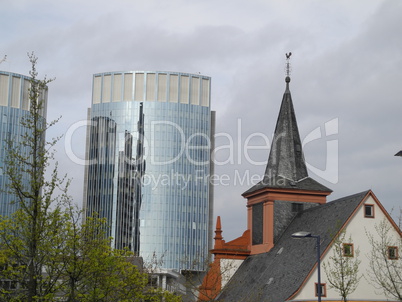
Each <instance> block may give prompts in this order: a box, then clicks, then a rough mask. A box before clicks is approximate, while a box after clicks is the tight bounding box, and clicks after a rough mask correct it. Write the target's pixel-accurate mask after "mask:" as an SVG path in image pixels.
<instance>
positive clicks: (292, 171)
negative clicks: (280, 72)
mask: <svg viewBox="0 0 402 302" xmlns="http://www.w3.org/2000/svg"><path fill="white" fill-rule="evenodd" d="M289 82H290V77H289V76H287V77H286V90H285V93H284V94H283V99H282V104H281V109H280V111H279V116H278V121H277V122H276V128H275V134H274V138H273V140H272V145H271V152H270V154H269V158H268V164H267V167H266V170H265V175H264V178H265V181H266V182H267V181H271V182H274V181H275V180H274V179H277V180H279V179H280V178H284V179H286V180H289V181H293V182H296V181H298V180H301V179H303V178H305V177H308V173H307V167H306V164H305V161H304V156H303V151H302V144H301V140H300V135H299V129H298V127H297V121H296V115H295V111H294V108H293V102H292V95H291V94H290V90H289Z"/></svg>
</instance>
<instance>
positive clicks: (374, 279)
mask: <svg viewBox="0 0 402 302" xmlns="http://www.w3.org/2000/svg"><path fill="white" fill-rule="evenodd" d="M375 230H376V233H377V234H375V235H373V234H370V233H367V236H368V239H369V242H370V245H371V251H370V253H369V254H368V258H369V263H370V269H369V273H368V277H369V280H370V281H371V283H372V284H373V286H375V287H376V288H377V289H378V290H382V291H383V292H384V293H385V294H386V295H387V296H390V297H394V298H397V299H399V301H402V261H401V258H400V257H399V255H398V251H399V252H400V251H402V241H401V234H400V233H399V234H397V235H396V236H393V234H394V235H395V233H394V232H393V226H392V225H391V224H390V223H389V222H388V220H383V221H381V222H380V223H379V224H377V225H376V226H375ZM390 248H392V249H394V251H395V252H396V253H395V254H394V255H392V257H390V256H391V255H390V254H389V253H390Z"/></svg>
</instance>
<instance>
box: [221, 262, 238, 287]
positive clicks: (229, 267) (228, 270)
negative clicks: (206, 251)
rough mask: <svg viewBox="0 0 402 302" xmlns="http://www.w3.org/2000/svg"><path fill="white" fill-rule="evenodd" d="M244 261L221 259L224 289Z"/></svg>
mask: <svg viewBox="0 0 402 302" xmlns="http://www.w3.org/2000/svg"><path fill="white" fill-rule="evenodd" d="M242 263H243V260H238V259H221V260H220V265H221V274H222V276H221V277H222V288H223V287H224V286H225V285H226V283H228V281H229V280H230V278H232V276H233V274H234V273H235V272H236V271H237V269H238V268H239V266H240V264H242Z"/></svg>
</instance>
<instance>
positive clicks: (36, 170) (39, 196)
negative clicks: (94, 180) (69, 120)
mask: <svg viewBox="0 0 402 302" xmlns="http://www.w3.org/2000/svg"><path fill="white" fill-rule="evenodd" d="M29 59H30V62H31V65H32V69H31V71H30V76H31V80H30V89H29V101H30V110H29V112H27V113H26V115H25V116H23V117H22V118H21V120H20V125H21V128H22V133H21V135H20V136H15V137H10V138H9V139H8V141H7V142H6V143H7V157H6V158H5V160H4V162H5V166H4V167H3V171H4V174H5V175H6V176H7V177H8V179H9V181H10V188H9V193H11V194H13V195H14V196H15V200H14V202H15V203H16V204H17V207H18V210H17V211H16V212H15V213H14V214H13V215H12V216H11V217H3V218H2V219H1V222H0V239H1V242H0V248H1V253H2V254H3V256H5V257H7V258H6V259H7V263H6V268H5V269H4V270H3V272H2V275H3V276H2V277H3V278H6V279H7V280H9V281H11V282H13V286H14V285H15V286H17V287H18V288H20V290H15V291H13V292H14V294H15V295H14V296H9V297H8V299H10V300H11V299H12V298H15V299H25V301H34V300H37V297H39V296H40V297H42V298H43V300H48V299H51V298H52V296H53V294H54V292H55V291H56V290H57V270H55V268H54V266H53V263H52V260H53V257H54V254H53V253H54V252H55V253H57V244H58V243H59V240H57V237H58V230H59V229H60V223H61V219H60V217H61V210H60V207H59V206H58V204H57V201H56V203H54V201H55V200H54V198H53V193H54V192H55V190H56V189H58V188H61V189H62V190H65V187H64V188H62V187H61V186H62V184H63V180H62V179H60V178H59V177H58V174H57V165H56V166H55V167H54V169H53V170H52V172H51V173H50V180H46V179H45V177H44V175H45V172H46V169H47V168H49V164H50V161H51V159H52V158H53V153H52V152H51V151H49V150H50V149H52V147H53V146H54V145H55V144H56V142H57V139H54V140H51V141H50V142H45V131H46V129H47V128H48V127H50V126H52V125H53V124H54V123H55V122H56V121H54V122H51V123H46V120H45V118H44V103H43V102H44V95H45V94H46V93H47V84H48V83H49V82H51V81H52V80H48V79H46V78H45V79H44V80H38V79H37V75H38V73H37V71H36V62H37V58H36V57H35V56H34V55H33V54H29ZM52 204H54V206H53V207H51V205H52ZM4 294H6V295H7V294H9V293H7V292H6V293H4Z"/></svg>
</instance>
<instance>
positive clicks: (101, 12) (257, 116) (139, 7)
mask: <svg viewBox="0 0 402 302" xmlns="http://www.w3.org/2000/svg"><path fill="white" fill-rule="evenodd" d="M401 15H402V2H401V1H397V0H392V1H379V0H360V1H357V0H355V1H350V0H336V1H335V0H334V1H332V0H326V1H322V0H278V1H269V0H249V1H239V0H231V1H227V0H226V1H223V0H213V1H212V0H202V1H194V0H170V1H162V0H159V1H156V0H142V1H137V0H115V1H104V0H96V1H95V0H84V1H83V0H80V1H77V0H68V1H66V0H64V1H63V0H58V1H54V0H47V1H45V0H36V1H31V0H0V42H1V43H0V59H1V58H2V57H3V56H4V55H7V60H6V61H5V62H3V63H2V64H1V65H0V70H5V71H11V72H16V73H21V74H28V71H29V69H30V65H29V62H28V58H27V55H26V53H27V52H30V51H34V52H35V54H36V55H37V56H38V57H39V63H38V71H39V73H40V77H43V76H44V75H45V74H46V75H47V76H48V77H55V78H56V80H55V81H54V82H53V83H51V84H50V85H49V105H48V118H49V119H54V118H57V117H58V116H60V115H61V116H62V120H61V121H60V122H59V123H58V125H57V126H55V127H53V129H52V130H51V131H50V133H48V136H49V137H50V136H57V135H61V134H66V133H67V130H68V129H69V128H70V127H71V126H72V125H75V124H76V123H78V122H80V121H83V120H85V119H86V109H87V108H88V107H89V106H90V100H91V87H92V75H93V74H94V73H98V72H105V71H121V70H158V71H165V70H166V71H179V72H188V73H201V74H203V75H207V76H210V77H211V78H212V109H213V110H215V111H216V112H217V113H216V115H217V120H216V132H217V133H218V134H219V135H218V137H217V145H218V146H221V147H222V148H221V149H220V151H218V152H217V154H216V156H217V161H218V162H219V165H217V166H216V171H215V172H216V174H217V175H218V176H219V177H220V178H219V179H220V184H218V185H216V186H215V210H214V216H215V217H216V216H217V215H220V216H221V218H222V225H223V236H224V239H226V241H228V240H231V239H234V238H236V237H237V236H240V235H241V234H242V233H243V231H244V230H245V229H246V207H245V205H246V200H245V199H244V198H243V197H242V196H241V194H242V193H243V192H244V191H246V190H247V189H248V188H250V187H251V186H252V185H253V184H252V183H251V180H252V179H251V178H252V176H255V177H256V178H257V177H260V176H261V175H262V174H263V173H264V170H265V163H266V160H267V158H268V152H269V150H268V148H267V147H264V145H266V144H267V141H269V143H270V140H271V138H272V133H273V131H274V128H275V124H276V119H277V115H278V111H279V106H280V102H281V100H282V96H283V93H284V90H285V81H284V78H285V73H284V66H285V53H287V52H289V51H291V52H292V53H293V55H292V60H291V63H292V73H291V79H292V80H291V83H290V90H291V92H292V98H293V102H294V106H295V111H296V116H297V120H298V124H299V131H300V135H301V138H302V140H304V143H305V146H304V155H305V158H306V162H307V164H308V166H309V167H310V171H309V174H310V176H311V177H313V178H314V179H316V180H318V181H319V182H321V183H322V184H324V185H326V186H328V187H329V188H331V189H332V190H333V191H334V192H333V193H332V195H330V196H329V200H334V199H336V198H340V197H343V196H347V195H350V194H354V193H357V192H361V191H364V190H367V189H372V190H373V191H374V193H375V194H376V196H377V197H378V198H379V199H380V201H381V202H382V203H383V205H384V206H385V208H386V209H387V210H388V211H391V210H392V209H393V208H396V209H399V206H400V204H401V199H400V196H401V193H402V186H401V183H402V158H398V157H395V156H394V154H395V153H396V152H397V151H399V150H401V149H402V139H401V134H402V122H401V112H402V102H401V97H402V24H401V23H402V21H401ZM226 134H228V135H230V136H231V137H233V139H234V141H233V142H234V149H233V152H232V153H230V152H228V148H225V146H227V145H228V143H229V142H228V139H227V138H226V137H227V135H226ZM320 135H321V138H319V137H320ZM84 139H85V129H84V128H79V129H78V130H77V131H76V132H75V133H74V136H73V137H72V142H73V152H74V153H75V154H76V155H77V156H79V157H83V155H84V148H85V146H84ZM245 144H246V145H247V146H261V148H262V149H260V150H256V149H250V150H248V151H247V152H244V148H243V147H244V145H245ZM232 155H233V160H231V161H230V159H232V158H231V157H230V156H232ZM327 155H328V156H327ZM57 160H58V161H59V162H60V171H61V173H68V175H69V176H70V177H71V178H73V182H72V185H71V189H70V193H71V194H72V195H73V197H74V198H75V200H76V202H77V203H79V204H81V202H82V190H83V171H84V169H83V166H80V165H77V164H75V163H74V162H73V161H71V160H70V157H69V156H68V155H67V154H66V152H65V139H64V138H63V139H62V140H61V141H60V143H59V144H58V153H57ZM227 161H228V162H227ZM225 162H227V163H225ZM226 175H227V177H226ZM222 176H224V177H222ZM226 179H229V180H226ZM394 211H396V210H394Z"/></svg>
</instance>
